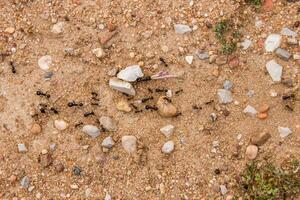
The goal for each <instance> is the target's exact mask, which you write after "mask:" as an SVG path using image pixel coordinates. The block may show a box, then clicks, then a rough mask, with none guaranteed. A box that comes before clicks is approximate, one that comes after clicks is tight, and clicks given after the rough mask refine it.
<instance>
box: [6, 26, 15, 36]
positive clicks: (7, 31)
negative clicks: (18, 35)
mask: <svg viewBox="0 0 300 200" xmlns="http://www.w3.org/2000/svg"><path fill="white" fill-rule="evenodd" d="M4 32H5V33H8V34H13V33H14V32H15V28H14V27H7V28H6V29H5V30H4Z"/></svg>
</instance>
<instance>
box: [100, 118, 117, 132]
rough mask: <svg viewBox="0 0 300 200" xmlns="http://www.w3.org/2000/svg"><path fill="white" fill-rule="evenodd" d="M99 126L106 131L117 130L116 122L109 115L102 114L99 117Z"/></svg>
mask: <svg viewBox="0 0 300 200" xmlns="http://www.w3.org/2000/svg"><path fill="white" fill-rule="evenodd" d="M99 122H100V124H101V126H102V127H103V128H104V129H105V130H107V131H117V130H118V127H117V124H116V123H115V122H114V120H113V119H112V118H111V117H107V116H102V117H100V119H99Z"/></svg>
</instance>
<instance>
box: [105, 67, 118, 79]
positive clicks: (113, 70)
mask: <svg viewBox="0 0 300 200" xmlns="http://www.w3.org/2000/svg"><path fill="white" fill-rule="evenodd" d="M117 73H118V68H112V69H111V70H109V71H108V72H107V75H108V76H111V77H113V76H115V75H117Z"/></svg>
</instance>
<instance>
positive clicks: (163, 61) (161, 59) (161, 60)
mask: <svg viewBox="0 0 300 200" xmlns="http://www.w3.org/2000/svg"><path fill="white" fill-rule="evenodd" d="M159 60H160V62H162V63H163V64H164V65H165V67H168V64H167V63H166V61H165V59H163V58H162V57H160V58H159Z"/></svg>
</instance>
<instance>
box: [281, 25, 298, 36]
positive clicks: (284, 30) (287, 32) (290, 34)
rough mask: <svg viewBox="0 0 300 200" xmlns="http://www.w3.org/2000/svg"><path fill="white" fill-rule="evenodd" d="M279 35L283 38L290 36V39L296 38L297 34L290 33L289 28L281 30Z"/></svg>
mask: <svg viewBox="0 0 300 200" xmlns="http://www.w3.org/2000/svg"><path fill="white" fill-rule="evenodd" d="M280 34H281V35H284V36H291V37H296V36H297V33H296V32H294V31H292V30H291V29H289V28H286V27H285V28H283V29H282V30H281V32H280Z"/></svg>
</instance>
